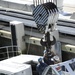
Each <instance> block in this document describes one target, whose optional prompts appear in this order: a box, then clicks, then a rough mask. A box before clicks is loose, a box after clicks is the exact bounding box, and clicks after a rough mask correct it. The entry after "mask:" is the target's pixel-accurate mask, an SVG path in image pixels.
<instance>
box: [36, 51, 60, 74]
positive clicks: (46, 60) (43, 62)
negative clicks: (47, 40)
mask: <svg viewBox="0 0 75 75" xmlns="http://www.w3.org/2000/svg"><path fill="white" fill-rule="evenodd" d="M38 62H39V63H38V65H37V67H36V70H37V71H38V73H39V75H42V72H43V71H44V69H45V68H46V67H47V66H48V65H52V64H56V63H59V62H60V59H59V57H58V56H57V55H55V54H54V52H47V51H46V50H45V51H44V55H43V58H39V59H38Z"/></svg>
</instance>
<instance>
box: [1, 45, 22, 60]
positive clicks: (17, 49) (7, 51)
mask: <svg viewBox="0 0 75 75" xmlns="http://www.w3.org/2000/svg"><path fill="white" fill-rule="evenodd" d="M9 48H11V50H10V49H9ZM1 49H6V51H4V52H0V54H1V55H6V57H7V58H10V53H12V55H13V56H15V55H14V53H16V56H17V55H18V54H22V50H21V48H20V47H18V46H3V47H0V50H1ZM15 49H16V50H15ZM13 56H12V57H13ZM2 58H5V57H1V58H0V59H2Z"/></svg>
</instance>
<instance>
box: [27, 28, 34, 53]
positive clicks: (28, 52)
mask: <svg viewBox="0 0 75 75" xmlns="http://www.w3.org/2000/svg"><path fill="white" fill-rule="evenodd" d="M32 29H33V28H32V27H31V30H30V33H31V34H30V36H29V38H30V37H31V35H32ZM30 41H31V40H29V44H28V50H27V54H28V53H29V48H30Z"/></svg>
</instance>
